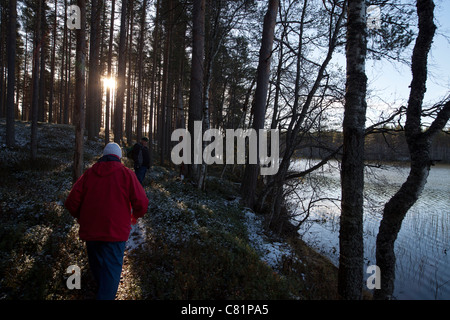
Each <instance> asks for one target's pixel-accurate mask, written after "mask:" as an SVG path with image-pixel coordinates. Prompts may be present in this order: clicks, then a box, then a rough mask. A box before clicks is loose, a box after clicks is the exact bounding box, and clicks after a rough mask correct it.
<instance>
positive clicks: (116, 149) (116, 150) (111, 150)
mask: <svg viewBox="0 0 450 320" xmlns="http://www.w3.org/2000/svg"><path fill="white" fill-rule="evenodd" d="M108 154H112V155H115V156H117V157H119V159H121V158H122V149H121V148H120V146H119V145H118V144H117V143H115V142H110V143H108V144H107V145H106V147H105V149H104V150H103V155H104V156H106V155H108Z"/></svg>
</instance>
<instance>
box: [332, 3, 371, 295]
mask: <svg viewBox="0 0 450 320" xmlns="http://www.w3.org/2000/svg"><path fill="white" fill-rule="evenodd" d="M347 18H348V21H347V45H346V61H347V82H346V94H345V106H344V120H343V140H344V146H343V157H342V169H341V189H342V198H341V217H340V231H339V249H340V255H339V273H338V292H339V294H340V296H341V297H342V298H344V299H361V297H362V284H363V263H364V247H363V200H364V199H363V189H364V133H365V121H366V101H365V97H366V86H367V77H366V74H365V58H366V46H367V39H366V37H367V29H366V5H365V0H349V1H348V8H347Z"/></svg>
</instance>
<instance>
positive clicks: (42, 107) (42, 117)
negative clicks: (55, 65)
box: [38, 0, 47, 122]
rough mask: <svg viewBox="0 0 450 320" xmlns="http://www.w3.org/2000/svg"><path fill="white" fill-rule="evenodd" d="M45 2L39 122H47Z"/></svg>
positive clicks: (43, 10) (42, 28)
mask: <svg viewBox="0 0 450 320" xmlns="http://www.w3.org/2000/svg"><path fill="white" fill-rule="evenodd" d="M45 7H46V4H45V0H44V1H43V3H42V8H41V10H42V12H41V19H42V22H41V61H40V63H41V69H40V73H41V75H40V77H39V102H38V110H39V111H38V121H41V122H44V121H45V95H46V89H45V78H46V76H45V61H46V59H47V37H46V31H47V24H46V12H45Z"/></svg>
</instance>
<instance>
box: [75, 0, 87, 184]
mask: <svg viewBox="0 0 450 320" xmlns="http://www.w3.org/2000/svg"><path fill="white" fill-rule="evenodd" d="M77 5H78V6H79V7H80V15H81V17H80V19H81V20H80V26H81V28H80V29H77V30H76V31H75V32H76V35H77V52H76V63H75V110H74V111H75V112H74V122H75V152H74V155H73V175H72V178H73V182H74V183H75V182H76V181H77V180H78V178H79V177H81V175H82V174H83V151H84V150H83V146H84V125H85V123H84V121H85V119H84V117H85V113H84V110H85V97H86V85H85V82H86V80H85V79H86V78H85V73H86V71H85V66H86V1H85V0H77Z"/></svg>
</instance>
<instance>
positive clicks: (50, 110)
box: [48, 0, 58, 123]
mask: <svg viewBox="0 0 450 320" xmlns="http://www.w3.org/2000/svg"><path fill="white" fill-rule="evenodd" d="M57 12H58V0H55V12H54V15H55V16H54V20H53V47H52V57H51V62H50V64H51V66H50V95H49V98H48V122H49V123H52V122H53V96H54V85H53V81H54V78H55V60H56V59H55V58H56V36H57V27H56V26H57V22H58V18H57V17H58V14H57Z"/></svg>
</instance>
